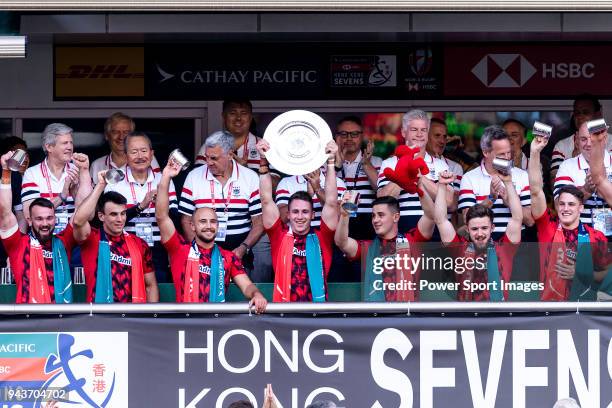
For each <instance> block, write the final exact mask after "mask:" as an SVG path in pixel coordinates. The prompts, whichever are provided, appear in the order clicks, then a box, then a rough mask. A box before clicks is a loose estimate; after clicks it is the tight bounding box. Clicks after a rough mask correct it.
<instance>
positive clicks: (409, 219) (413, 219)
mask: <svg viewBox="0 0 612 408" xmlns="http://www.w3.org/2000/svg"><path fill="white" fill-rule="evenodd" d="M429 123H430V121H429V117H428V116H427V113H425V112H423V111H422V110H418V109H415V110H411V111H409V112H408V113H406V114H405V115H404V116H403V117H402V136H404V139H405V141H406V145H407V146H410V147H418V148H419V154H418V156H420V157H423V159H424V160H425V163H427V167H429V174H427V175H426V176H425V177H424V178H423V179H422V181H421V182H422V185H423V190H424V191H426V192H427V193H428V194H429V196H430V197H435V196H436V191H437V189H438V186H437V180H438V176H439V175H440V173H442V172H443V171H445V170H448V165H447V164H446V163H445V162H444V161H442V160H440V159H439V158H436V157H433V156H432V155H431V154H429V153H428V152H427V150H426V146H427V140H428V136H429ZM397 162H398V158H397V156H391V157H389V158H388V159H386V160H385V161H383V162H382V164H381V166H380V171H379V173H378V191H377V193H376V195H377V196H378V197H383V196H391V197H395V198H397V199H398V200H399V203H400V221H399V228H400V231H408V230H410V229H412V228H414V227H415V226H416V225H417V223H418V221H419V219H420V218H421V216H422V215H423V209H422V208H421V203H420V202H419V195H418V194H417V193H414V194H410V193H408V192H406V191H404V190H402V189H401V187H400V186H398V185H397V184H395V183H393V182H391V181H389V180H388V179H387V178H386V177H385V175H384V171H385V169H386V168H387V167H389V168H391V169H395V166H396V165H397ZM445 188H447V189H448V190H449V194H447V200H448V207H451V208H452V207H453V203H454V195H453V194H451V193H452V187H450V186H446V187H445Z"/></svg>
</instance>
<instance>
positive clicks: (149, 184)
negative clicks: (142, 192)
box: [125, 171, 153, 208]
mask: <svg viewBox="0 0 612 408" xmlns="http://www.w3.org/2000/svg"><path fill="white" fill-rule="evenodd" d="M125 178H126V180H127V182H128V184H129V185H130V190H131V191H132V200H133V203H134V204H135V205H137V204H138V199H137V198H136V190H135V189H134V184H135V183H136V181H130V180H129V178H128V176H127V171H126V172H125ZM150 192H151V182H150V181H149V182H147V193H150ZM151 207H153V202H150V203H149V208H151Z"/></svg>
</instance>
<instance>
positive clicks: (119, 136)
mask: <svg viewBox="0 0 612 408" xmlns="http://www.w3.org/2000/svg"><path fill="white" fill-rule="evenodd" d="M135 128H136V124H135V123H134V120H133V119H132V118H131V117H130V116H128V115H126V114H124V113H121V112H115V113H113V114H112V115H110V116H109V117H108V119H106V122H105V123H104V138H105V139H106V141H107V142H108V147H109V148H110V153H109V154H107V155H105V156H102V157H99V158H97V159H96V160H94V161H93V163H91V169H90V173H91V178H92V179H93V182H94V183H97V182H98V173H99V172H100V171H102V170H110V169H121V170H123V171H124V172H125V170H126V169H125V167H126V166H127V162H128V158H127V155H126V153H125V138H126V137H127V136H128V135H129V134H130V133H133V132H134V129H135ZM151 169H152V170H153V172H154V173H159V171H160V170H159V163H158V162H157V159H155V157H153V159H152V161H151Z"/></svg>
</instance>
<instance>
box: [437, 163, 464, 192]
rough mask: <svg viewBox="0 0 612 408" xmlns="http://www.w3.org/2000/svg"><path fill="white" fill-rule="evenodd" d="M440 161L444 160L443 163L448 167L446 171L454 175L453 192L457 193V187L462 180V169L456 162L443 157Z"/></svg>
mask: <svg viewBox="0 0 612 408" xmlns="http://www.w3.org/2000/svg"><path fill="white" fill-rule="evenodd" d="M441 159H442V160H444V162H445V163H446V165H447V166H448V170H449V171H451V172H452V173H453V174H454V175H455V181H453V190H455V191H456V192H459V186H460V185H461V179H462V178H463V167H462V166H461V165H460V164H459V163H457V162H456V161H453V160H451V159H447V158H446V157H444V156H442V157H441Z"/></svg>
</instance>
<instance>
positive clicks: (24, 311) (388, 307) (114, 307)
mask: <svg viewBox="0 0 612 408" xmlns="http://www.w3.org/2000/svg"><path fill="white" fill-rule="evenodd" d="M248 312H249V311H248V307H247V304H246V303H222V304H213V303H201V304H186V303H158V304H154V303H145V304H116V303H114V304H84V303H78V304H67V305H31V304H27V305H25V304H20V305H8V304H7V305H0V314H11V315H29V314H62V315H70V314H84V313H87V314H141V313H143V314H173V313H174V314H176V313H180V314H184V313H196V314H243V313H248ZM546 312H602V313H611V312H612V303H602V302H554V303H553V302H550V303H545V302H504V303H477V302H473V303H460V302H419V303H357V302H342V303H331V302H329V303H282V304H281V303H270V304H268V308H267V311H266V314H281V313H296V314H317V315H319V314H336V313H341V314H377V315H378V314H419V313H445V314H452V313H485V314H486V313H546Z"/></svg>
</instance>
